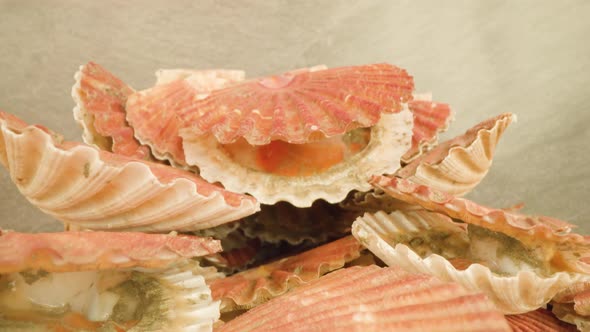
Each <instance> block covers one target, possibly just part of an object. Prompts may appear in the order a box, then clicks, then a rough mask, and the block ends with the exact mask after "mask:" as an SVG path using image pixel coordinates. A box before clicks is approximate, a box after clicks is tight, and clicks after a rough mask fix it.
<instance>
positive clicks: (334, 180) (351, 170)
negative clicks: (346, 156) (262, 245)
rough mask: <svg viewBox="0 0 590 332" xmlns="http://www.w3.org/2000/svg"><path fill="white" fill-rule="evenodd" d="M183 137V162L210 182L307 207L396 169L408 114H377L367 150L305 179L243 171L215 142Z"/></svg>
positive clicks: (406, 140)
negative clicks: (379, 116) (378, 115)
mask: <svg viewBox="0 0 590 332" xmlns="http://www.w3.org/2000/svg"><path fill="white" fill-rule="evenodd" d="M181 136H183V147H184V151H185V154H186V160H187V162H188V163H189V164H191V165H199V170H200V175H201V176H202V177H203V178H204V179H206V180H207V181H209V182H220V183H222V184H223V186H224V187H225V188H226V189H227V190H230V191H233V192H238V193H249V194H251V195H252V196H254V197H255V198H256V199H257V200H258V201H259V202H260V203H262V204H269V205H271V204H274V203H276V202H278V201H287V202H289V203H291V204H293V205H295V206H297V207H309V206H311V204H312V203H313V202H314V201H315V200H317V199H324V200H326V201H327V202H329V203H337V202H340V201H342V200H343V199H344V198H345V197H346V195H347V194H348V193H349V192H350V191H352V190H359V191H368V190H369V189H371V186H370V185H369V184H368V182H367V181H368V179H369V178H370V177H371V176H372V175H375V174H390V173H393V172H395V171H396V170H397V169H398V168H399V160H400V157H401V156H402V155H403V154H404V153H405V152H406V151H407V150H408V148H409V147H410V144H411V138H412V113H411V112H410V111H409V110H408V108H407V105H404V109H403V110H402V111H401V112H399V113H394V114H382V115H381V120H380V121H379V122H378V123H377V124H376V125H375V126H374V127H372V128H371V140H370V142H369V144H368V145H367V147H365V149H364V150H363V151H361V152H359V153H357V154H356V155H354V156H353V157H352V158H350V160H349V161H347V162H345V163H340V164H338V165H335V166H333V167H331V168H330V169H328V170H327V171H325V172H323V173H320V174H316V175H312V176H307V177H289V176H278V175H272V174H268V173H264V172H261V171H257V170H253V169H250V168H246V167H244V166H241V165H239V164H237V163H235V162H234V161H233V160H232V159H231V158H230V157H229V156H228V155H227V154H226V153H225V152H224V150H223V149H222V148H220V145H219V143H218V142H217V140H216V139H215V138H214V137H213V136H211V135H209V136H203V137H194V136H192V135H190V136H192V137H188V136H185V135H183V134H182V132H181Z"/></svg>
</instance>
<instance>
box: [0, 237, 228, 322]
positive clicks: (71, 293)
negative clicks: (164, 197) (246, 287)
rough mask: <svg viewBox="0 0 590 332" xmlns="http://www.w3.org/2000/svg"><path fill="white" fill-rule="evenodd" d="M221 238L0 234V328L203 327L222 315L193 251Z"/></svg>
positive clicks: (209, 248) (213, 247)
mask: <svg viewBox="0 0 590 332" xmlns="http://www.w3.org/2000/svg"><path fill="white" fill-rule="evenodd" d="M220 249H221V248H220V246H219V242H218V241H215V240H211V239H205V238H196V237H189V236H174V235H160V234H142V233H111V232H109V233H106V232H66V233H45V234H43V233H39V234H22V233H15V232H2V233H1V234H0V253H1V255H0V273H1V274H0V284H1V285H2V287H0V289H1V290H0V309H1V311H2V317H1V318H0V329H2V330H5V329H10V330H11V331H47V330H55V331H63V330H70V329H73V330H88V331H96V330H102V329H113V330H125V331H207V330H211V328H212V325H213V323H214V322H215V320H217V319H218V318H219V302H217V301H213V300H212V298H211V293H210V290H209V288H208V287H207V285H206V277H217V276H216V275H215V273H214V271H212V270H211V269H212V268H201V267H200V266H199V265H198V264H197V263H196V262H195V261H192V260H190V259H189V258H191V257H196V256H202V255H205V254H211V253H215V252H216V251H218V250H220Z"/></svg>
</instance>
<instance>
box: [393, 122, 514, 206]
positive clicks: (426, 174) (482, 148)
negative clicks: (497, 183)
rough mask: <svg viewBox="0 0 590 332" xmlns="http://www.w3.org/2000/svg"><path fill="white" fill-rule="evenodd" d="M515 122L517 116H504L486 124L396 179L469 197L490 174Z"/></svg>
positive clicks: (426, 156)
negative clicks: (498, 149)
mask: <svg viewBox="0 0 590 332" xmlns="http://www.w3.org/2000/svg"><path fill="white" fill-rule="evenodd" d="M515 120H516V116H514V115H513V114H510V113H504V114H501V115H498V116H496V117H493V118H491V119H488V120H486V121H483V122H481V123H479V124H477V125H476V126H474V127H473V128H471V129H469V130H468V131H467V132H466V133H465V134H463V135H460V136H457V137H455V138H453V139H450V140H448V141H445V142H443V143H441V144H440V145H438V146H436V147H435V148H433V149H432V150H430V151H428V152H426V153H424V154H422V155H421V156H420V157H418V158H416V159H415V160H413V161H412V162H411V163H409V164H408V165H406V166H404V167H403V168H401V169H399V170H398V171H397V172H396V176H398V177H401V178H406V179H409V180H411V181H412V182H415V183H419V184H423V185H427V186H430V187H432V188H436V189H439V190H442V191H445V192H448V193H450V194H453V195H459V196H461V195H463V194H466V193H467V192H469V191H470V190H471V189H473V188H474V187H475V186H476V185H477V184H478V183H480V182H481V180H483V178H484V177H485V175H486V174H487V173H488V171H489V169H490V167H491V166H492V159H493V157H494V152H495V151H496V146H497V144H498V142H499V140H500V137H501V136H502V134H503V133H504V131H505V130H506V128H507V127H508V125H509V124H510V123H511V122H512V121H515Z"/></svg>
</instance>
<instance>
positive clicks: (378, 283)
mask: <svg viewBox="0 0 590 332" xmlns="http://www.w3.org/2000/svg"><path fill="white" fill-rule="evenodd" d="M309 330H314V331H430V332H439V331H510V327H509V326H508V323H507V321H506V320H505V318H504V316H503V315H502V314H501V313H500V312H498V311H496V310H495V309H494V306H493V304H492V303H491V302H489V301H488V300H487V298H486V297H485V296H484V295H482V294H478V293H473V292H470V291H466V290H465V289H463V288H462V287H461V286H459V285H458V284H455V283H446V282H442V281H439V280H438V279H436V278H434V277H430V276H427V275H422V274H410V273H407V272H405V271H403V270H401V269H400V268H397V267H389V268H379V267H377V266H374V265H373V266H366V267H351V268H347V269H342V270H339V271H336V272H333V273H330V274H328V275H326V276H324V277H322V278H320V279H319V280H316V281H314V282H311V283H309V284H307V285H304V286H302V287H299V288H297V289H295V290H293V291H291V292H290V293H288V294H286V295H283V296H280V297H278V298H275V299H272V300H271V301H269V302H267V303H265V304H263V305H260V306H258V307H256V308H254V309H251V310H250V311H248V312H246V313H244V314H243V315H241V316H239V317H238V318H236V319H234V320H232V321H230V322H228V323H226V324H224V325H223V326H221V327H220V328H219V329H218V331H219V332H229V331H241V332H246V331H309Z"/></svg>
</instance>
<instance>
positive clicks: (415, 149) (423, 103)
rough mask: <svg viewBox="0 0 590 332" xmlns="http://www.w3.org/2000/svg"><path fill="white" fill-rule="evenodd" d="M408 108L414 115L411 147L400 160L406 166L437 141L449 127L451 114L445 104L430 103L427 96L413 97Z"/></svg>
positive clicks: (429, 98)
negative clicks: (440, 134)
mask: <svg viewBox="0 0 590 332" xmlns="http://www.w3.org/2000/svg"><path fill="white" fill-rule="evenodd" d="M408 108H409V109H410V111H411V112H412V114H413V115H414V128H413V130H412V147H411V148H410V150H408V151H407V152H406V153H405V154H404V155H403V156H402V158H401V160H402V162H403V163H405V164H407V163H409V162H410V161H412V160H414V159H415V158H417V157H418V156H420V155H421V154H423V153H424V152H425V151H427V150H429V149H430V147H432V146H433V145H435V144H436V143H437V141H438V137H437V136H438V134H439V133H441V132H444V131H445V130H447V128H448V127H449V124H450V122H451V121H452V119H453V112H452V111H451V108H450V107H449V105H447V104H443V103H437V102H433V101H432V97H431V96H430V95H429V94H428V95H414V100H412V101H410V102H408Z"/></svg>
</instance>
